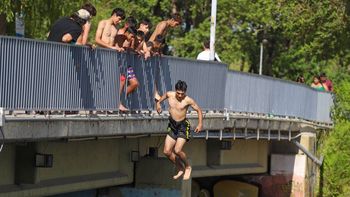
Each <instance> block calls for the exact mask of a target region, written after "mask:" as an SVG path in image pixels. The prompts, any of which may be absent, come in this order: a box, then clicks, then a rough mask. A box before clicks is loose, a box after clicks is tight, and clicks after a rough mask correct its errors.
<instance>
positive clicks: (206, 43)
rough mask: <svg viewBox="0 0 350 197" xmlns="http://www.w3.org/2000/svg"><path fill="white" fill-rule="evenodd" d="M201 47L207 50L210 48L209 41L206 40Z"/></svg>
mask: <svg viewBox="0 0 350 197" xmlns="http://www.w3.org/2000/svg"><path fill="white" fill-rule="evenodd" d="M203 46H204V47H205V48H206V49H209V48H210V41H209V40H207V41H205V42H204V43H203Z"/></svg>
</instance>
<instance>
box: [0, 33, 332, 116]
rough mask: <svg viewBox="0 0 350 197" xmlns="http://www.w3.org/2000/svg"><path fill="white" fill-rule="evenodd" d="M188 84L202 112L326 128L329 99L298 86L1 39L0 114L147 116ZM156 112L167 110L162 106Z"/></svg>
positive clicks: (159, 60) (208, 66)
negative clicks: (129, 87)
mask: <svg viewBox="0 0 350 197" xmlns="http://www.w3.org/2000/svg"><path fill="white" fill-rule="evenodd" d="M128 66H132V67H133V68H134V72H135V75H136V77H137V78H138V81H139V87H138V88H137V89H136V91H135V92H134V93H132V94H130V95H129V96H126V95H125V93H123V92H122V94H121V95H119V86H120V74H126V70H127V67H128ZM180 79H181V80H185V81H186V82H187V83H188V95H190V96H191V97H193V98H194V99H195V100H196V101H197V102H198V104H199V105H200V106H201V107H202V108H203V109H204V110H221V111H224V110H225V109H226V110H227V111H228V112H230V111H236V112H252V113H262V114H269V115H282V116H293V117H299V118H303V119H307V120H312V121H319V122H332V121H331V118H330V110H331V107H332V104H333V98H332V94H329V93H325V92H320V91H316V90H314V89H311V88H309V87H307V86H305V85H300V84H296V83H294V82H290V81H285V80H281V79H275V78H272V77H266V76H258V75H254V74H247V73H242V72H237V71H228V69H227V65H225V64H222V63H218V62H209V61H198V60H189V59H184V58H176V57H168V56H162V57H152V58H151V59H149V60H144V59H143V58H142V57H139V56H137V55H135V54H132V53H118V52H115V51H113V50H109V49H103V48H97V49H96V50H91V49H89V48H88V47H84V46H76V45H68V44H61V43H53V42H46V41H38V40H33V39H25V38H15V37H6V36H0V107H3V108H5V109H6V110H28V111H30V110H35V111H40V110H60V111H65V110H70V111H73V110H112V111H115V110H118V107H119V103H120V102H122V103H123V104H124V105H126V106H127V107H128V108H130V109H131V110H153V109H154V98H153V95H154V92H155V90H156V89H157V90H158V91H159V93H160V94H164V93H165V92H166V91H169V90H172V89H173V88H174V84H175V83H176V81H177V80H180ZM163 107H167V106H166V105H164V106H163Z"/></svg>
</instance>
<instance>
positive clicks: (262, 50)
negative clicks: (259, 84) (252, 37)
mask: <svg viewBox="0 0 350 197" xmlns="http://www.w3.org/2000/svg"><path fill="white" fill-rule="evenodd" d="M263 53H264V43H263V42H261V43H260V65H259V75H262V62H263Z"/></svg>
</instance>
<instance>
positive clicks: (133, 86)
mask: <svg viewBox="0 0 350 197" xmlns="http://www.w3.org/2000/svg"><path fill="white" fill-rule="evenodd" d="M138 86H139V81H138V80H137V79H136V78H132V79H130V80H129V84H128V87H127V88H126V95H129V94H130V93H131V92H133V91H134V90H135V89H136V88H137V87H138Z"/></svg>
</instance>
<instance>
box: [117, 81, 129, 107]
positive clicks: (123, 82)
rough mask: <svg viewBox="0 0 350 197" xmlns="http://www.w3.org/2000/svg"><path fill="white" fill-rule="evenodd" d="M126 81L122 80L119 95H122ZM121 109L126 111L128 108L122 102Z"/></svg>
mask: <svg viewBox="0 0 350 197" xmlns="http://www.w3.org/2000/svg"><path fill="white" fill-rule="evenodd" d="M125 82H126V80H125V79H124V80H121V81H120V87H119V95H120V96H121V95H122V92H123V89H124V86H125ZM119 110H120V111H122V112H125V111H128V108H126V107H125V106H124V105H123V104H122V103H120V104H119Z"/></svg>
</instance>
